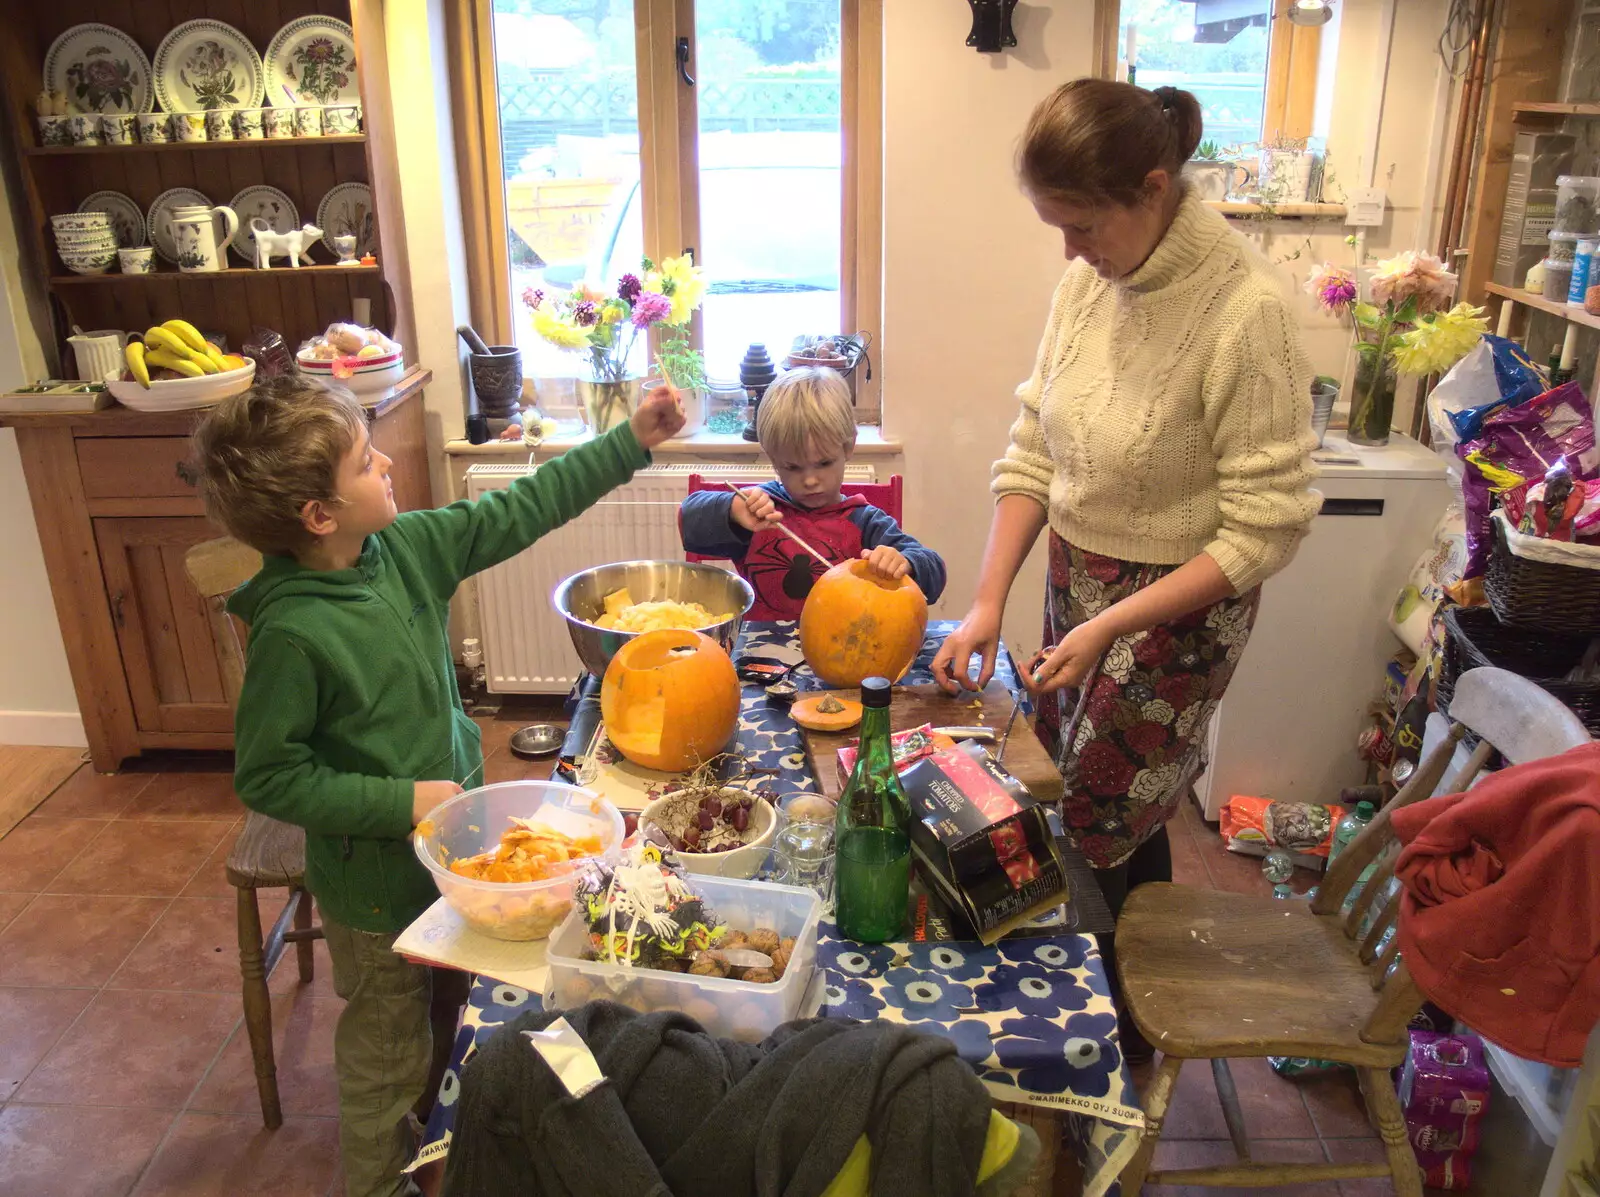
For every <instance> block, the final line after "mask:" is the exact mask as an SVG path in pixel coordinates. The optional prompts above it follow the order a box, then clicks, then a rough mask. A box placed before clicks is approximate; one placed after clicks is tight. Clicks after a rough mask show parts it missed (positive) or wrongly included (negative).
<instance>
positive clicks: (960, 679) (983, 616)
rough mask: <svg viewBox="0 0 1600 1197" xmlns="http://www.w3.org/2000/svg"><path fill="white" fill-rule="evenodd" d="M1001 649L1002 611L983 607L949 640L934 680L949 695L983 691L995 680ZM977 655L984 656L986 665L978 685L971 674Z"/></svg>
mask: <svg viewBox="0 0 1600 1197" xmlns="http://www.w3.org/2000/svg"><path fill="white" fill-rule="evenodd" d="M999 649H1000V611H999V610H997V609H996V608H994V607H990V606H986V605H984V604H979V605H977V606H975V607H973V608H972V610H970V611H968V612H967V617H966V618H965V619H963V620H962V621H961V626H960V627H958V628H957V629H956V630H955V631H953V632H951V633H950V635H948V636H946V637H945V641H944V643H943V644H941V645H940V646H939V651H938V652H937V653H935V654H934V658H933V680H934V681H936V682H938V683H939V685H940V687H941V688H942V689H943V690H944V692H945V693H946V694H954V693H955V692H956V691H957V690H959V689H967V690H982V689H983V688H984V687H985V686H987V685H988V684H989V679H990V678H992V677H993V676H994V657H995V653H996V652H998V651H999ZM973 653H981V654H982V656H983V664H982V666H981V668H980V669H979V670H978V680H977V681H976V682H974V681H973V680H972V676H971V674H970V673H969V672H968V671H969V669H970V668H971V666H970V661H971V659H972V654H973Z"/></svg>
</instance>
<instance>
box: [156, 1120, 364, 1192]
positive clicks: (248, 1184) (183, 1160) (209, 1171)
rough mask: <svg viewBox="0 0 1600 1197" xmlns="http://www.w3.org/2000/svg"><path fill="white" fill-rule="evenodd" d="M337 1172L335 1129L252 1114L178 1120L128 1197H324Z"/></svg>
mask: <svg viewBox="0 0 1600 1197" xmlns="http://www.w3.org/2000/svg"><path fill="white" fill-rule="evenodd" d="M338 1171H339V1124H338V1122H337V1121H336V1120H334V1119H332V1118H293V1117H290V1118H285V1119H284V1121H283V1125H282V1126H281V1127H279V1128H278V1129H277V1130H275V1131H268V1130H264V1129H263V1128H262V1126H261V1117H260V1115H259V1113H258V1114H253V1115H252V1114H184V1115H183V1116H182V1117H181V1118H179V1119H178V1124H177V1125H176V1126H175V1127H173V1129H172V1133H171V1134H170V1135H169V1136H168V1137H167V1141H166V1142H165V1143H163V1144H162V1145H161V1150H160V1151H159V1152H158V1153H157V1154H156V1158H155V1161H154V1162H153V1163H152V1164H151V1165H150V1170H149V1171H148V1172H146V1173H145V1175H144V1179H142V1180H141V1181H140V1182H139V1187H138V1188H136V1189H135V1190H134V1191H133V1192H134V1197H324V1194H326V1193H327V1191H328V1189H329V1187H330V1186H331V1185H332V1184H333V1180H334V1176H335V1174H336V1173H337V1172H338Z"/></svg>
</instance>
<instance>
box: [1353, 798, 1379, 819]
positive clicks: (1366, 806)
mask: <svg viewBox="0 0 1600 1197" xmlns="http://www.w3.org/2000/svg"><path fill="white" fill-rule="evenodd" d="M1377 813H1378V811H1377V808H1376V807H1374V806H1373V805H1372V803H1370V802H1368V801H1367V800H1366V799H1364V798H1363V799H1362V800H1361V801H1360V802H1358V803H1356V818H1358V819H1360V820H1361V821H1362V822H1363V823H1370V822H1371V821H1372V816H1373V815H1375V814H1377Z"/></svg>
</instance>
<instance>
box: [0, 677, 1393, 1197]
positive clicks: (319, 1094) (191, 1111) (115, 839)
mask: <svg viewBox="0 0 1600 1197" xmlns="http://www.w3.org/2000/svg"><path fill="white" fill-rule="evenodd" d="M541 715H542V716H543V717H548V716H549V712H548V711H544V712H538V711H534V712H530V711H528V710H526V709H520V710H512V709H508V710H506V711H505V712H503V713H502V714H501V715H500V716H499V717H498V718H494V719H482V720H480V722H481V723H482V725H483V728H484V751H485V754H486V773H487V774H488V775H489V778H490V780H495V781H498V780H506V779H509V778H513V777H524V776H544V775H547V774H548V770H549V765H548V763H544V764H534V763H527V762H522V761H519V760H518V759H517V758H515V757H513V756H512V755H511V754H510V752H509V750H508V749H507V747H506V739H507V737H509V735H510V734H511V732H513V731H514V730H516V729H517V728H518V727H520V726H522V725H523V724H524V723H527V722H529V721H531V720H532V719H534V718H538V717H541ZM228 767H229V764H228V760H227V758H226V757H220V756H219V757H182V758H174V757H165V758H161V759H159V760H156V761H152V762H147V763H144V764H143V765H141V766H140V767H138V768H137V769H135V770H134V771H130V772H126V773H123V774H119V775H116V776H100V775H96V774H94V773H91V772H89V771H88V770H87V769H84V770H80V771H79V772H78V773H77V774H75V775H74V776H73V777H72V778H71V779H70V780H68V781H67V782H66V783H65V784H64V785H63V786H62V787H61V788H60V789H59V790H57V791H56V792H55V793H54V794H53V795H52V796H51V797H50V798H49V800H48V801H46V802H45V803H44V805H42V806H41V807H40V808H39V809H38V810H37V811H35V812H34V813H33V814H32V815H31V816H29V817H28V818H27V819H25V820H24V821H23V822H22V823H21V824H19V825H18V826H17V828H16V829H15V830H14V831H13V832H12V833H11V834H9V835H7V836H6V837H5V838H4V839H3V840H0V1197H78V1195H80V1194H81V1195H83V1197H91V1195H92V1197H120V1195H122V1194H128V1193H136V1194H139V1195H141V1197H146V1195H155V1194H161V1195H171V1197H176V1195H179V1194H182V1195H183V1197H191V1195H193V1197H200V1195H208V1197H212V1195H214V1197H246V1195H263V1197H264V1195H267V1194H271V1195H274V1197H324V1195H326V1194H337V1193H341V1192H342V1186H341V1184H340V1181H339V1174H338V1171H339V1170H338V1136H337V1126H336V1123H335V1120H334V1115H335V1109H336V1106H335V1091H334V1084H333V1077H332V1070H331V1059H332V1036H333V1026H334V1022H335V1019H336V1018H337V1015H338V1010H339V1000H338V999H337V998H336V997H335V996H334V994H333V991H332V986H331V984H330V970H329V968H328V962H327V957H326V955H325V953H324V950H323V948H322V945H321V944H320V943H319V944H318V945H317V947H316V950H317V975H316V979H315V981H314V982H313V983H312V984H311V985H309V986H302V985H300V984H299V982H298V977H297V975H296V971H295V964H294V958H293V956H294V954H293V953H292V952H290V953H288V954H286V956H285V958H284V960H283V961H282V963H281V964H280V966H279V968H278V969H277V971H276V972H275V974H274V975H273V977H272V979H271V989H272V992H273V1017H274V1038H275V1040H276V1044H277V1064H278V1082H279V1088H280V1092H281V1095H282V1101H283V1108H284V1111H285V1122H284V1125H283V1127H282V1129H281V1130H279V1131H277V1132H276V1133H271V1134H269V1133H267V1132H264V1131H263V1130H262V1128H261V1122H260V1110H259V1107H258V1105H257V1100H256V1092H255V1082H254V1074H253V1071H252V1068H251V1062H250V1053H249V1047H248V1042H247V1040H246V1039H245V1036H244V1031H243V1028H242V1025H241V1017H240V1006H239V991H238V957H237V951H236V943H235V935H234V908H233V896H232V895H233V891H232V889H231V888H230V887H229V886H228V885H227V883H226V881H225V879H224V877H223V872H222V864H223V860H224V858H225V857H226V855H227V852H228V849H229V847H230V845H231V844H232V842H233V840H234V837H235V836H236V835H237V834H238V831H239V827H240V825H241V820H242V815H243V810H242V808H241V807H240V806H239V803H238V800H237V799H236V798H235V797H234V795H233V792H232V788H231V785H230V778H229V773H228V771H227V770H228ZM1172 844H1173V857H1174V869H1175V872H1176V878H1177V880H1179V881H1181V882H1185V883H1188V884H1192V885H1205V886H1213V887H1216V888H1220V889H1228V890H1235V891H1239V892H1250V893H1260V892H1263V890H1264V888H1265V887H1264V883H1263V882H1262V880H1261V875H1260V869H1259V866H1258V864H1257V862H1255V861H1253V860H1251V859H1248V858H1245V857H1238V856H1233V855H1230V854H1228V853H1227V852H1225V851H1223V850H1222V847H1221V843H1220V841H1219V839H1218V837H1217V834H1216V832H1215V831H1214V830H1213V829H1210V828H1207V827H1206V826H1205V825H1204V824H1202V823H1201V822H1200V820H1199V818H1198V816H1197V815H1196V814H1195V813H1194V812H1193V811H1186V812H1185V814H1184V815H1183V817H1182V818H1181V819H1179V820H1177V821H1175V822H1174V823H1173V824H1172ZM1301 880H1302V883H1303V882H1304V878H1302V879H1301ZM266 896H267V895H264V898H265V897H266ZM264 906H271V907H272V908H271V909H266V908H264V909H263V911H262V917H263V919H264V920H266V919H270V918H271V917H273V916H275V915H276V913H277V909H278V908H277V907H276V906H272V903H271V902H270V901H267V902H265V903H264ZM1233 1072H1234V1078H1235V1081H1236V1082H1237V1085H1238V1089H1239V1096H1240V1100H1241V1102H1242V1104H1243V1107H1244V1110H1245V1116H1246V1120H1247V1123H1248V1124H1249V1129H1250V1132H1251V1135H1252V1138H1253V1140H1254V1141H1255V1144H1256V1146H1257V1148H1258V1151H1257V1158H1258V1159H1285V1160H1334V1161H1345V1160H1352V1159H1364V1158H1374V1159H1376V1158H1380V1155H1381V1149H1380V1145H1379V1144H1378V1142H1377V1139H1376V1138H1375V1136H1374V1134H1373V1132H1372V1131H1371V1129H1370V1128H1369V1127H1368V1125H1367V1122H1366V1118H1365V1116H1364V1114H1363V1113H1362V1108H1361V1104H1360V1099H1359V1097H1358V1096H1357V1093H1356V1090H1355V1086H1354V1082H1353V1081H1350V1080H1348V1079H1346V1078H1344V1077H1330V1078H1321V1079H1309V1080H1300V1081H1296V1082H1290V1081H1286V1080H1283V1079H1281V1078H1279V1077H1277V1076H1275V1075H1274V1074H1273V1073H1272V1072H1271V1071H1270V1069H1268V1068H1267V1067H1266V1065H1265V1064H1264V1063H1257V1062H1240V1063H1239V1064H1238V1065H1237V1066H1236V1067H1235V1068H1234V1070H1233ZM1226 1140H1227V1132H1226V1129H1225V1128H1224V1126H1223V1123H1222V1118H1221V1112H1220V1110H1219V1108H1218V1105H1217V1100H1216V1095H1215V1093H1214V1092H1213V1091H1212V1088H1211V1082H1210V1077H1209V1071H1208V1070H1206V1069H1204V1068H1200V1067H1191V1068H1190V1069H1188V1070H1186V1071H1185V1073H1184V1075H1183V1077H1182V1079H1181V1082H1180V1085H1179V1096H1178V1100H1177V1102H1176V1104H1175V1106H1174V1108H1173V1111H1172V1113H1171V1115H1170V1117H1169V1121H1168V1123H1167V1133H1166V1135H1165V1141H1164V1142H1163V1143H1162V1144H1161V1146H1160V1148H1159V1153H1158V1157H1157V1158H1158V1162H1159V1163H1161V1164H1162V1165H1166V1166H1179V1165H1183V1164H1197V1163H1201V1162H1213V1161H1217V1160H1221V1159H1225V1158H1227V1153H1228V1152H1229V1151H1230V1150H1231V1148H1230V1147H1229V1146H1228V1144H1227V1141H1226ZM1200 1191H1201V1190H1188V1189H1176V1188H1163V1189H1159V1190H1155V1192H1159V1193H1162V1194H1173V1195H1178V1194H1187V1193H1190V1192H1200ZM1205 1191H1206V1192H1212V1193H1215V1192H1221V1190H1214V1189H1213V1190H1205ZM1252 1191H1253V1192H1257V1193H1264V1194H1279V1195H1280V1197H1281V1195H1285V1194H1297V1195H1298V1194H1302V1193H1304V1194H1315V1195H1317V1197H1332V1195H1333V1194H1335V1193H1336V1192H1338V1193H1342V1194H1343V1195H1344V1197H1368V1195H1371V1194H1380V1193H1390V1192H1392V1188H1391V1186H1390V1185H1389V1183H1388V1182H1387V1181H1360V1182H1349V1181H1346V1182H1343V1183H1342V1184H1341V1185H1339V1186H1337V1187H1336V1186H1332V1185H1321V1186H1303V1187H1287V1188H1277V1189H1270V1190H1267V1189H1257V1190H1252Z"/></svg>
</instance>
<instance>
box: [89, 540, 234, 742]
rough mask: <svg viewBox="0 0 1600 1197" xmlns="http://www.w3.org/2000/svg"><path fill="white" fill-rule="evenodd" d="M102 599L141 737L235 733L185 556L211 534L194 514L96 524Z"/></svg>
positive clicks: (212, 642)
mask: <svg viewBox="0 0 1600 1197" xmlns="http://www.w3.org/2000/svg"><path fill="white" fill-rule="evenodd" d="M94 532H95V540H96V541H97V542H98V545H99V549H100V568H101V570H102V572H103V574H104V576H105V582H106V598H107V599H108V601H109V602H110V604H111V618H112V622H113V623H114V624H115V626H116V630H117V643H118V647H119V648H120V650H121V653H122V664H123V669H124V670H125V671H126V673H127V678H128V691H129V693H130V694H131V695H132V697H133V708H134V721H135V722H136V723H137V724H138V726H139V730H140V731H141V732H222V733H231V732H232V731H233V710H232V708H231V707H230V705H229V703H228V696H227V692H226V690H225V689H224V687H223V682H222V676H223V675H222V667H221V665H220V664H219V657H220V655H221V654H222V653H223V652H225V651H227V649H225V648H223V647H219V646H218V644H217V642H216V639H215V637H214V636H213V635H212V632H211V621H210V620H209V619H207V618H206V606H205V600H204V599H203V598H201V597H200V594H199V593H198V592H197V591H196V590H195V589H194V587H193V586H192V585H191V584H190V582H189V576H188V574H187V573H186V572H185V570H184V562H183V558H184V553H185V552H186V551H187V550H188V548H189V547H190V546H191V545H193V544H196V543H198V542H199V541H202V540H210V539H211V538H213V537H215V536H216V535H217V530H216V528H215V527H213V526H212V525H211V523H210V522H209V521H207V520H205V519H201V518H199V517H193V516H184V517H171V518H155V517H147V518H140V519H97V520H95V521H94Z"/></svg>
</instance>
